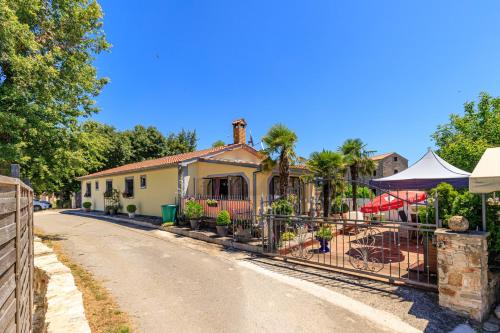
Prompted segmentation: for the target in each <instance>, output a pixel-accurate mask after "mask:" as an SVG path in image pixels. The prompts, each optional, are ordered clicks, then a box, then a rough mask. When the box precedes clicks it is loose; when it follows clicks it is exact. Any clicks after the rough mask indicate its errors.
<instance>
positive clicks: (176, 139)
mask: <svg viewBox="0 0 500 333" xmlns="http://www.w3.org/2000/svg"><path fill="white" fill-rule="evenodd" d="M197 142H198V136H197V134H196V130H192V131H187V130H184V129H182V130H181V131H180V132H179V133H177V134H174V133H170V134H169V135H168V137H167V139H166V152H165V153H166V155H177V154H183V153H190V152H192V151H195V150H196V143H197Z"/></svg>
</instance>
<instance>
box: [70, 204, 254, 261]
mask: <svg viewBox="0 0 500 333" xmlns="http://www.w3.org/2000/svg"><path fill="white" fill-rule="evenodd" d="M66 213H68V214H74V215H79V216H85V217H93V218H97V219H103V220H110V221H116V222H123V223H129V224H134V225H137V226H141V227H147V228H152V229H158V230H163V231H168V232H171V233H173V234H176V235H180V236H185V237H190V238H194V239H198V240H201V241H204V242H208V243H214V244H218V245H222V246H225V247H230V248H234V249H238V250H241V251H247V252H254V253H262V247H261V246H255V245H250V244H245V243H239V242H235V241H233V239H232V238H231V237H219V236H217V234H216V233H213V232H209V231H197V230H191V229H189V228H182V227H177V226H170V227H163V226H158V225H155V224H152V223H147V222H143V221H137V220H135V219H131V218H126V217H125V218H124V217H117V216H103V215H96V214H93V213H88V212H83V211H76V210H73V211H67V212H66Z"/></svg>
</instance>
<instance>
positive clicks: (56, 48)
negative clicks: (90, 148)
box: [0, 0, 109, 192]
mask: <svg viewBox="0 0 500 333" xmlns="http://www.w3.org/2000/svg"><path fill="white" fill-rule="evenodd" d="M102 16H103V14H102V11H101V8H100V6H99V5H98V3H97V2H96V1H93V0H64V1H62V0H53V1H42V0H33V1H21V0H0V111H1V112H0V152H1V153H0V164H1V165H8V164H10V163H19V164H21V172H22V176H23V177H27V178H29V179H30V180H31V182H32V184H33V186H34V189H35V191H37V192H41V191H58V190H59V189H60V188H61V187H62V185H63V184H64V183H65V182H67V181H68V179H71V178H73V177H74V176H75V175H78V173H79V172H82V171H83V170H84V169H86V166H85V164H87V163H88V161H86V160H85V154H84V152H82V151H81V150H80V149H79V145H80V143H81V142H80V141H81V138H80V137H79V136H78V132H79V131H78V127H79V125H78V119H79V118H80V117H86V116H89V115H91V114H93V113H95V112H97V108H96V106H95V103H94V97H95V96H97V95H98V94H99V92H100V90H101V88H102V87H103V86H104V85H105V83H106V82H107V80H106V79H104V78H99V77H98V76H97V72H96V69H95V68H94V67H93V65H92V62H93V60H94V57H95V56H96V55H97V54H99V53H101V52H102V51H104V50H106V49H108V48H109V44H108V43H107V42H106V39H105V36H104V32H103V30H102ZM92 163H93V162H91V164H92Z"/></svg>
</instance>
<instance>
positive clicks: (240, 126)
mask: <svg viewBox="0 0 500 333" xmlns="http://www.w3.org/2000/svg"><path fill="white" fill-rule="evenodd" d="M246 127H247V122H246V121H245V119H243V118H241V119H237V120H235V121H233V139H234V143H235V144H236V143H245V142H246V140H247V133H246V132H247V131H246Z"/></svg>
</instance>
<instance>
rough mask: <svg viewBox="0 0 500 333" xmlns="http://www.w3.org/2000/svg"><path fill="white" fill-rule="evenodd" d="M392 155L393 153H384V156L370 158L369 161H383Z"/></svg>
mask: <svg viewBox="0 0 500 333" xmlns="http://www.w3.org/2000/svg"><path fill="white" fill-rule="evenodd" d="M392 154H394V153H385V154H380V155H375V156H372V157H370V159H371V160H374V161H379V160H383V159H384V158H386V157H387V156H391V155H392Z"/></svg>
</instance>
